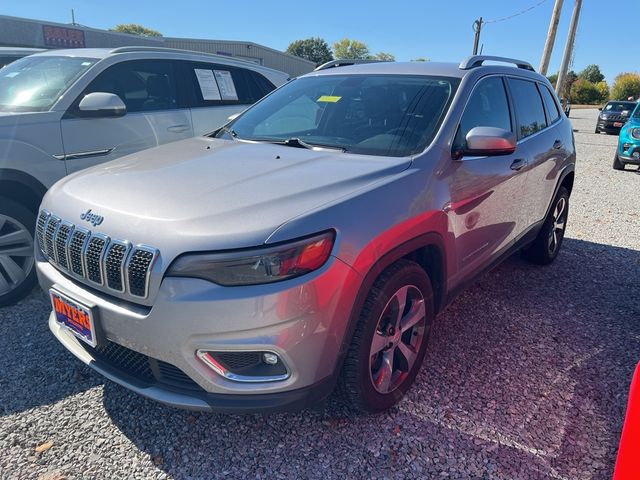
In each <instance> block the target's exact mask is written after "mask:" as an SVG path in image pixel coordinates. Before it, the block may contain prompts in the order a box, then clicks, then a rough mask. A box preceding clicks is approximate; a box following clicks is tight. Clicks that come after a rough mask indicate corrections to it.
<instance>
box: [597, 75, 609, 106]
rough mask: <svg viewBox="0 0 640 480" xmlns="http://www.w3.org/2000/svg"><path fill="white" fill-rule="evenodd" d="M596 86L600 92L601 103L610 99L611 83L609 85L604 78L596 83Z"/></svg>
mask: <svg viewBox="0 0 640 480" xmlns="http://www.w3.org/2000/svg"><path fill="white" fill-rule="evenodd" d="M596 88H597V89H598V92H599V93H600V100H599V103H604V102H606V101H607V100H609V85H607V82H605V81H604V80H603V81H601V82H598V83H596Z"/></svg>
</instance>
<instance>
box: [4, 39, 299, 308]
mask: <svg viewBox="0 0 640 480" xmlns="http://www.w3.org/2000/svg"><path fill="white" fill-rule="evenodd" d="M288 79H289V76H288V75H287V74H286V73H283V72H279V71H277V70H272V69H269V68H265V67H262V66H260V65H257V64H253V63H250V62H245V61H240V60H234V59H233V58H229V57H225V56H219V55H209V54H204V53H198V52H188V51H182V50H172V49H166V48H155V47H121V48H116V49H88V48H81V49H73V50H50V51H46V52H42V53H38V54H35V55H30V56H28V57H25V58H22V59H20V60H17V61H15V62H13V63H11V64H9V65H7V66H6V67H5V68H3V69H2V70H0V306H2V305H7V304H10V303H12V302H14V301H16V300H18V299H20V298H21V297H23V296H24V295H25V294H26V293H28V291H29V290H30V289H31V287H32V286H33V284H34V283H35V271H34V259H33V231H34V226H35V217H36V212H37V209H38V206H39V204H40V201H41V199H42V197H43V196H44V193H45V192H46V190H47V189H48V188H49V187H50V186H51V185H52V184H53V183H54V182H56V181H57V180H59V179H60V178H62V177H64V176H65V175H68V174H71V173H73V172H77V171H79V170H82V169H84V168H87V167H90V166H93V165H96V164H98V163H102V162H107V161H109V160H113V159H115V158H118V157H121V156H123V155H127V154H131V153H134V152H137V151H139V150H143V149H146V148H150V147H154V146H157V145H161V144H164V143H169V142H173V141H176V140H182V139H185V138H189V137H193V136H196V135H202V134H205V133H207V132H211V131H213V130H215V129H216V128H218V127H220V126H221V125H223V124H224V123H226V122H227V121H228V118H229V117H230V116H232V115H235V114H237V113H239V112H241V111H243V110H244V109H245V108H246V107H247V106H249V105H251V104H253V103H254V102H256V101H257V100H259V99H260V98H262V97H263V96H265V95H266V94H267V93H269V92H271V91H272V90H274V89H275V88H276V87H278V86H280V85H282V84H283V83H285V82H287V80H288Z"/></svg>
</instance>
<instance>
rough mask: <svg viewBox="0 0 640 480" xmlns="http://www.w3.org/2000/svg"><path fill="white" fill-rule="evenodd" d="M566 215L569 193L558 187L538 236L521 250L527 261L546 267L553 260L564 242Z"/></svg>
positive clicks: (567, 212) (567, 213)
mask: <svg viewBox="0 0 640 480" xmlns="http://www.w3.org/2000/svg"><path fill="white" fill-rule="evenodd" d="M568 215H569V191H568V190H567V189H566V188H565V187H560V190H559V191H558V194H557V195H556V198H555V199H554V201H553V206H552V207H551V210H550V211H549V214H548V215H547V218H546V220H545V222H544V224H543V226H542V229H541V230H540V232H539V233H538V236H537V237H536V238H535V240H534V241H533V242H532V243H531V244H530V245H529V246H528V247H526V248H525V249H524V250H523V253H524V257H525V258H526V259H527V260H529V261H530V262H532V263H537V264H538V265H547V264H549V263H551V262H553V261H554V260H555V258H556V257H557V256H558V252H559V251H560V247H561V246H562V241H563V240H564V232H565V230H566V228H567V218H568Z"/></svg>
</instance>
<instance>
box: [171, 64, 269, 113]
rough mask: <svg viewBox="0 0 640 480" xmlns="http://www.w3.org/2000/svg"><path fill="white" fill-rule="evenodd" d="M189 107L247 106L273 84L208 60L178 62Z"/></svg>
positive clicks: (246, 70) (252, 74) (256, 75)
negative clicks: (181, 65) (187, 94)
mask: <svg viewBox="0 0 640 480" xmlns="http://www.w3.org/2000/svg"><path fill="white" fill-rule="evenodd" d="M182 63H183V67H182V68H183V75H184V77H185V82H186V84H187V88H188V91H189V98H188V105H189V106H190V107H192V108H193V107H214V106H221V105H251V104H253V103H255V102H257V101H258V100H260V99H261V98H262V97H264V96H265V95H266V94H267V93H269V92H271V91H272V90H273V89H275V86H274V85H273V84H272V83H271V82H269V80H267V79H266V78H264V77H263V76H262V75H260V74H259V73H257V72H254V71H252V70H248V69H244V68H238V67H234V66H230V65H223V64H216V63H208V62H182Z"/></svg>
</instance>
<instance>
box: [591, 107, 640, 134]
mask: <svg viewBox="0 0 640 480" xmlns="http://www.w3.org/2000/svg"><path fill="white" fill-rule="evenodd" d="M636 105H637V104H636V102H628V101H612V102H607V104H606V105H605V106H604V107H602V108H601V109H600V115H598V123H596V132H595V133H601V132H605V133H615V134H616V135H617V134H619V133H620V129H621V128H622V126H623V125H624V124H625V123H627V121H628V120H629V115H631V112H632V111H633V109H634V108H636Z"/></svg>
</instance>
